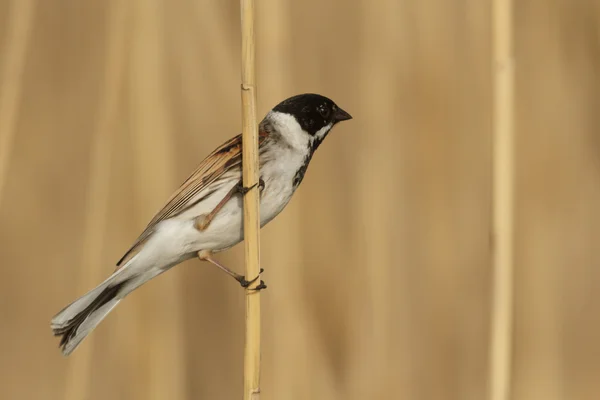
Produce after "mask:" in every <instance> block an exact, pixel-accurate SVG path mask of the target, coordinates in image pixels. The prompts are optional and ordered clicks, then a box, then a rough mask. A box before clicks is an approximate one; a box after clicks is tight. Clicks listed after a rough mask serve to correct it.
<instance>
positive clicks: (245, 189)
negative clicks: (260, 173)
mask: <svg viewBox="0 0 600 400" xmlns="http://www.w3.org/2000/svg"><path fill="white" fill-rule="evenodd" d="M256 186H258V190H259V191H262V190H263V189H264V188H265V181H263V180H262V178H260V179H259V180H258V183H255V184H254V185H252V186H250V187H245V186H244V184H243V183H242V182H240V183H238V192H240V193H241V194H242V195H245V194H246V193H248V192H249V191H250V190H252V189H254V188H255V187H256Z"/></svg>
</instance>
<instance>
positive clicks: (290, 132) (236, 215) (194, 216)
mask: <svg viewBox="0 0 600 400" xmlns="http://www.w3.org/2000/svg"><path fill="white" fill-rule="evenodd" d="M349 119H352V116H351V115H350V114H348V113H347V112H346V111H344V110H342V109H341V108H340V107H338V106H337V105H336V104H335V103H334V102H333V101H332V100H330V99H328V98H326V97H324V96H321V95H318V94H311V93H307V94H300V95H297V96H293V97H290V98H289V99H287V100H284V101H282V102H281V103H279V104H278V105H277V106H275V107H274V108H273V109H272V110H271V111H270V112H269V113H268V114H267V115H266V116H265V118H264V119H263V120H262V121H261V123H260V124H259V127H258V131H259V135H258V136H259V175H260V180H259V195H260V226H261V227H263V226H264V225H266V224H267V223H268V222H269V221H271V220H272V219H273V218H275V217H276V216H277V215H278V214H279V213H280V212H281V211H282V210H283V209H284V207H285V206H286V205H287V204H288V202H289V201H290V199H291V198H292V195H293V194H294V192H295V191H296V189H297V188H298V186H299V185H300V183H301V182H302V179H303V178H304V174H305V173H306V169H307V168H308V164H309V163H310V160H311V158H312V156H313V154H314V152H315V150H317V148H318V147H319V145H320V144H321V142H322V141H323V139H325V137H326V136H327V134H328V133H329V131H330V130H331V129H332V128H333V127H334V126H335V125H336V124H337V123H338V122H341V121H345V120H349ZM250 189H251V188H245V187H244V186H243V184H242V135H238V136H236V137H234V138H232V139H231V140H229V141H227V142H225V143H224V144H223V145H221V146H220V147H218V148H217V149H216V150H214V151H213V152H212V153H210V154H209V155H208V156H207V157H206V158H205V159H204V160H203V161H202V162H201V163H200V165H199V166H198V167H197V168H196V170H195V171H194V172H193V173H192V175H190V177H189V178H188V179H187V180H186V181H185V182H183V184H182V185H181V187H180V188H179V189H178V190H177V191H176V192H175V193H174V194H173V195H172V196H171V198H170V199H169V200H168V201H167V203H166V205H165V206H164V207H163V208H162V209H161V210H160V211H159V212H158V213H157V214H156V215H155V216H154V218H153V219H152V220H151V221H150V223H149V224H148V226H147V227H146V229H145V230H144V231H143V232H142V234H141V235H140V236H139V238H138V239H137V240H136V241H135V243H134V244H133V246H132V247H131V248H130V249H129V250H128V251H127V252H126V253H125V255H124V256H123V257H122V258H121V259H120V260H119V261H118V262H117V268H116V270H115V272H114V273H113V274H112V275H111V276H109V277H108V279H106V280H105V281H104V282H102V283H101V284H100V285H98V286H97V287H96V288H94V289H92V290H91V291H89V292H88V293H87V294H85V295H83V296H82V297H80V298H79V299H77V300H75V301H74V302H73V303H71V304H69V305H68V306H67V307H65V308H64V309H63V310H62V311H60V312H59V313H58V314H56V316H54V318H53V319H52V322H51V327H52V330H53V332H54V335H55V336H61V340H60V347H61V349H62V353H63V354H64V355H65V356H67V355H69V354H71V353H72V352H73V350H75V348H76V347H77V346H78V345H79V344H80V343H81V341H82V340H83V339H84V338H85V337H86V336H87V335H88V334H89V333H90V332H91V331H92V330H93V329H94V328H95V327H96V326H97V325H98V324H99V323H100V322H101V321H102V320H103V319H104V318H105V317H106V316H107V315H108V313H109V312H110V311H111V310H112V309H113V308H114V307H115V306H116V305H117V304H119V302H120V301H121V300H123V298H125V296H127V295H128V294H129V293H131V292H132V291H134V290H135V289H137V288H138V287H140V286H141V285H143V284H144V283H146V282H148V281H149V280H150V279H152V278H154V277H155V276H157V275H160V274H162V273H163V272H165V271H167V270H169V269H170V268H171V267H174V266H175V265H177V264H179V263H181V262H183V261H185V260H188V259H191V258H194V257H198V258H199V259H200V260H203V261H208V262H209V263H211V264H213V265H215V266H217V267H218V268H220V269H221V270H223V271H224V272H225V273H227V274H228V275H230V276H231V277H233V278H234V279H235V280H237V281H238V282H239V283H240V284H241V286H242V287H248V286H249V285H250V284H252V283H253V282H255V281H256V280H257V279H258V278H259V277H258V276H257V277H256V278H254V279H252V280H249V281H248V280H246V278H245V277H244V276H243V275H240V274H237V273H236V272H234V271H232V270H230V269H229V268H227V267H225V266H224V265H222V264H220V263H219V262H217V261H216V260H215V259H214V258H213V254H214V253H216V252H219V251H222V250H226V249H228V248H230V247H232V246H234V245H236V244H238V243H239V242H241V241H242V240H243V239H244V233H243V216H242V215H243V214H242V201H243V200H242V197H243V195H244V194H245V193H247V191H248V190H250ZM261 272H262V270H261ZM264 288H266V285H265V284H264V282H263V281H260V284H258V285H257V286H256V288H255V290H260V289H264Z"/></svg>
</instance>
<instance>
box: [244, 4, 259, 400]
mask: <svg viewBox="0 0 600 400" xmlns="http://www.w3.org/2000/svg"><path fill="white" fill-rule="evenodd" d="M240 4H241V18H242V146H243V160H242V162H243V181H244V186H246V187H252V186H253V185H255V184H256V183H257V182H258V126H257V120H256V86H255V85H256V77H255V61H254V54H255V46H254V1H253V0H241V2H240ZM258 200H259V199H258V186H255V187H254V188H253V189H252V190H250V191H249V192H248V193H247V194H246V195H245V196H244V248H245V255H246V278H247V279H252V278H254V277H255V276H257V275H258V274H259V271H260V236H259V234H260V226H259V204H258ZM257 282H258V281H257ZM256 285H257V283H255V284H253V285H251V286H250V287H249V288H248V289H251V288H253V287H256ZM259 384H260V292H259V291H251V290H246V344H245V349H244V400H257V399H259V398H260V387H259Z"/></svg>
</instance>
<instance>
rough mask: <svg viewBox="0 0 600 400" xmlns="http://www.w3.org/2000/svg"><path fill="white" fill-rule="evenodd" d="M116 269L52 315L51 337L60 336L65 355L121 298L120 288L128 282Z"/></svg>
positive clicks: (71, 350) (69, 352) (122, 295)
mask: <svg viewBox="0 0 600 400" xmlns="http://www.w3.org/2000/svg"><path fill="white" fill-rule="evenodd" d="M119 272H121V271H119ZM119 272H116V273H114V274H113V275H112V276H110V277H109V278H108V279H107V280H105V281H104V282H102V283H101V284H100V285H98V286H97V287H96V288H94V289H92V290H90V291H89V292H88V293H86V294H84V295H83V296H81V297H80V298H79V299H77V300H75V301H74V302H73V303H71V304H69V305H68V306H66V307H65V308H63V309H62V310H61V311H60V312H59V313H58V314H56V315H55V316H54V318H52V322H51V323H50V326H51V327H52V331H53V332H54V336H61V339H60V347H61V348H62V352H63V354H64V355H65V356H67V355H69V354H71V353H72V352H73V350H75V348H76V347H77V346H78V345H79V344H80V343H81V341H82V340H83V339H85V337H86V336H87V335H88V334H89V333H90V332H91V331H92V330H93V329H94V328H95V327H96V326H97V325H98V324H99V323H100V321H102V320H103V319H104V317H106V316H107V315H108V313H109V312H110V311H111V310H112V309H113V308H114V307H115V306H116V305H117V304H119V302H120V301H121V299H122V298H123V297H124V294H125V293H123V289H124V286H125V285H127V283H128V282H129V281H128V280H124V279H119V278H121V277H120V274H119Z"/></svg>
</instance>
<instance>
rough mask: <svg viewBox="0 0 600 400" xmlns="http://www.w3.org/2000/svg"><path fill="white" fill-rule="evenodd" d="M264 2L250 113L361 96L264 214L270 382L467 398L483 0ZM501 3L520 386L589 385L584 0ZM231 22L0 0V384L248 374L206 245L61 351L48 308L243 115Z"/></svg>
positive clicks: (479, 183) (589, 109)
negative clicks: (512, 82)
mask: <svg viewBox="0 0 600 400" xmlns="http://www.w3.org/2000/svg"><path fill="white" fill-rule="evenodd" d="M257 3H258V21H257V23H258V32H257V34H258V37H257V40H258V56H257V60H258V79H259V114H260V115H261V116H262V115H264V113H265V112H266V111H267V110H268V109H269V108H270V107H272V106H273V105H275V104H276V103H278V102H279V101H280V100H282V99H284V98H286V97H288V96H290V95H292V94H296V93H300V92H309V91H314V92H319V93H322V94H324V95H327V96H329V97H331V98H333V99H334V100H335V101H336V102H337V103H338V104H339V105H340V106H342V107H343V108H345V109H346V110H348V111H349V112H350V113H351V114H352V115H353V116H354V117H355V119H354V120H353V121H350V122H347V123H344V124H342V125H340V126H339V127H338V128H336V130H335V131H334V132H333V134H332V135H331V136H330V137H329V138H328V139H327V141H326V143H325V144H324V145H323V146H322V147H321V148H320V150H319V151H318V154H317V155H316V157H315V158H314V159H313V160H314V161H313V162H312V165H311V167H310V168H309V172H308V174H307V179H306V180H305V181H304V183H303V185H302V187H301V189H300V190H299V191H298V193H297V194H296V196H295V198H294V200H293V201H292V202H291V204H290V205H289V207H288V208H287V209H286V210H285V212H283V213H282V215H281V216H280V217H279V218H278V219H276V220H275V221H274V222H273V223H271V224H270V225H269V226H268V227H267V228H266V229H264V230H263V231H262V232H263V234H262V255H263V257H262V261H263V266H264V267H265V269H266V273H265V275H264V277H265V280H266V281H267V283H268V284H269V289H268V290H267V291H266V292H265V295H264V296H263V313H264V320H263V332H264V336H263V339H264V340H263V357H262V360H263V374H262V393H263V395H262V397H261V398H263V399H265V400H269V399H277V400H285V399H349V400H352V399H386V400H387V399H419V400H421V399H424V400H428V399H444V400H451V399H456V400H465V399H466V400H469V399H472V400H481V399H484V398H485V396H486V393H487V385H488V378H487V370H488V353H489V348H488V345H489V332H490V328H489V325H490V297H491V277H492V275H491V264H490V261H491V236H490V227H491V225H490V222H491V204H492V197H491V176H492V175H491V160H492V156H491V144H492V140H491V116H492V115H491V109H492V85H491V78H492V77H491V47H490V42H491V17H490V12H491V10H490V5H489V4H488V3H489V2H486V1H481V0H455V1H448V0H402V1H399V0H378V1H373V0H362V1H358V0H355V1H345V0H335V1H333V0H332V1H325V2H323V1H319V0H303V1H292V0H287V1H277V2H275V1H260V0H259V1H258V2H257ZM516 3H517V6H516V9H515V18H516V31H515V41H516V58H517V66H516V83H517V88H516V91H517V92H516V93H517V108H516V117H517V120H516V126H517V135H518V136H517V143H516V145H517V149H516V151H517V153H516V154H517V159H516V162H517V185H516V193H517V198H516V230H517V234H516V238H515V240H516V249H515V251H516V266H515V268H516V270H515V300H514V301H515V330H514V351H513V355H514V360H513V361H514V362H513V368H512V377H513V399H517V400H537V399H543V400H554V399H561V400H562V399H565V400H567V399H568V400H585V399H590V400H591V399H598V398H600V380H599V373H600V340H599V337H600V314H599V307H598V298H597V296H596V294H597V293H598V291H599V290H600V269H599V267H598V263H599V262H600V252H599V251H598V248H599V245H600V244H599V240H598V237H599V235H600V206H599V204H600V157H599V153H600V134H599V133H598V132H599V129H600V112H599V110H600V95H599V94H598V93H600V72H599V71H600V4H599V3H598V2H597V1H594V0H520V1H517V2H516ZM239 43H240V41H239V11H238V3H237V2H236V1H217V0H213V1H199V0H196V1H193V0H170V1H166V0H165V1H159V0H135V1H134V0H130V1H122V0H110V1H109V0H86V1H81V0H61V1H58V0H55V1H42V0H37V1H35V0H12V1H10V0H0V266H1V273H2V275H1V279H0V321H1V322H0V323H1V326H0V398H2V399H46V400H51V399H63V398H68V399H236V398H241V392H242V375H241V374H242V362H243V360H242V357H243V312H244V296H243V291H242V290H241V289H240V288H239V287H238V286H236V284H234V282H232V281H230V280H229V279H228V278H226V277H225V276H224V275H223V274H221V273H220V272H218V271H217V270H216V269H215V268H213V267H210V266H207V265H203V264H201V263H200V262H199V261H190V262H187V263H185V265H183V266H181V267H178V268H176V269H175V270H173V271H171V272H169V273H168V274H166V275H164V276H161V277H160V278H159V279H156V280H155V281H153V282H151V283H149V284H148V285H146V286H144V287H143V288H142V289H141V290H139V291H137V292H136V293H134V294H133V295H132V296H130V297H129V298H127V300H126V301H125V302H123V303H122V305H121V306H119V307H118V308H117V309H116V310H115V312H114V313H113V314H111V315H110V316H109V317H108V318H107V319H106V321H105V322H104V323H102V324H101V325H100V327H99V328H98V329H97V330H96V331H95V332H94V333H93V334H92V336H91V337H90V338H89V339H88V340H86V341H85V342H84V343H83V345H82V346H81V347H80V348H79V349H78V350H77V351H76V352H75V353H74V354H73V356H72V357H70V358H68V359H65V358H63V357H62V356H61V355H60V353H59V351H58V349H57V344H58V342H57V340H55V339H54V338H53V337H52V335H51V332H50V328H49V321H50V318H51V317H52V316H53V315H54V314H55V313H56V312H57V311H58V310H60V309H61V308H62V307H63V306H64V305H65V304H67V303H68V302H70V301H72V300H73V299H74V298H75V297H76V296H78V295H81V294H83V293H84V292H85V291H87V290H88V289H90V288H92V287H93V286H95V284H97V283H98V282H100V281H101V280H102V279H103V278H104V277H105V276H107V275H108V274H109V273H110V272H111V271H112V269H113V268H114V263H115V262H116V260H118V259H119V258H120V256H121V255H122V254H123V253H124V251H126V250H127V248H128V247H129V245H130V244H131V242H132V241H133V240H134V239H135V237H136V236H137V235H138V234H139V233H140V231H141V230H142V228H143V227H144V225H145V223H146V222H147V221H148V220H149V219H150V218H151V217H152V215H153V213H154V212H155V211H156V210H157V209H158V208H159V207H160V206H161V205H162V203H163V201H164V200H165V199H166V197H167V196H168V195H169V194H170V192H171V191H172V190H174V189H175V188H176V187H177V185H178V184H179V183H180V182H181V181H182V180H183V179H184V178H185V177H186V176H187V174H188V173H189V172H190V171H191V170H192V169H193V168H194V167H195V165H196V164H197V163H198V162H199V161H200V160H201V159H202V158H203V157H204V156H205V155H206V154H207V153H208V152H209V151H211V150H212V149H213V148H214V147H216V146H217V145H218V144H220V143H221V142H223V141H224V140H226V139H228V138H229V137H231V136H233V135H234V134H236V133H237V132H239V130H240V126H241V123H240V115H241V114H240V94H239V80H240V77H239V76H240V74H239V50H240V46H239ZM3 178H5V179H3ZM242 250H243V249H242V246H238V247H236V248H235V249H233V250H231V251H229V252H228V253H227V254H223V255H220V256H219V259H220V260H222V261H223V262H225V263H226V264H227V265H230V266H232V267H234V268H235V269H237V270H238V271H241V270H242V269H243V251H242Z"/></svg>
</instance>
